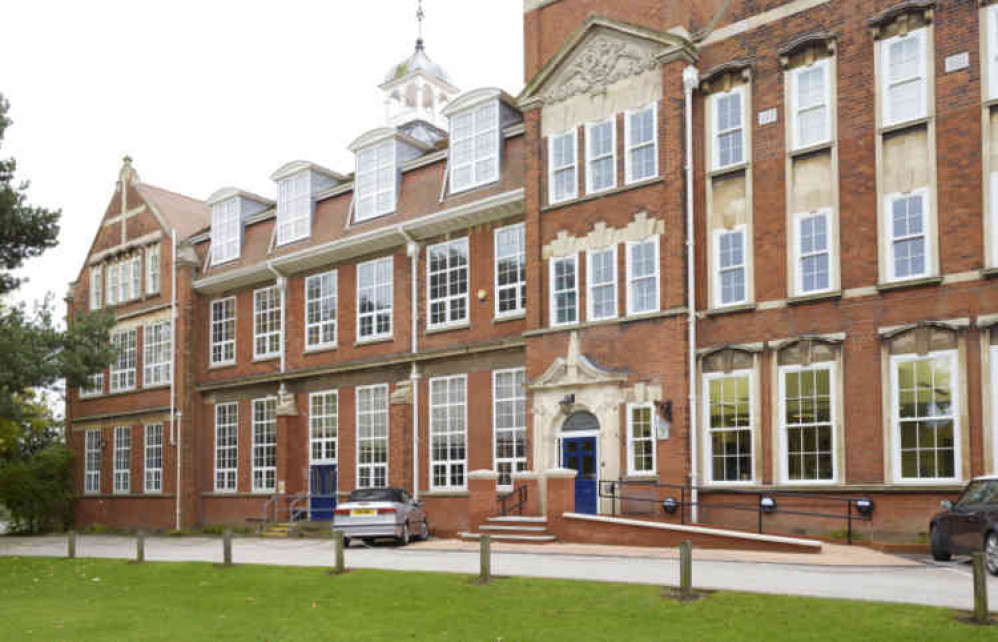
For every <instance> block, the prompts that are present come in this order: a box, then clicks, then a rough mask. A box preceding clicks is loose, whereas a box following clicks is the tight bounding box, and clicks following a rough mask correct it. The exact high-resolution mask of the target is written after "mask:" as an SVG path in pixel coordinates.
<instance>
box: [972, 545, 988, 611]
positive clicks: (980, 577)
mask: <svg viewBox="0 0 998 642" xmlns="http://www.w3.org/2000/svg"><path fill="white" fill-rule="evenodd" d="M971 559H972V560H973V563H974V622H975V623H977V624H987V623H988V621H989V619H990V618H989V616H988V572H987V570H986V569H985V568H984V553H982V552H980V551H977V552H975V553H973V554H972V555H971Z"/></svg>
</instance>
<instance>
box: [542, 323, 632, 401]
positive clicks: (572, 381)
mask: <svg viewBox="0 0 998 642" xmlns="http://www.w3.org/2000/svg"><path fill="white" fill-rule="evenodd" d="M626 382H627V373H624V372H616V371H613V370H609V369H607V368H603V367H602V366H600V365H598V364H597V363H595V362H594V361H592V360H591V359H589V358H588V357H587V356H585V355H584V354H582V353H581V352H580V350H579V333H578V332H572V334H571V337H570V338H569V341H568V354H567V355H566V356H564V357H558V358H557V359H555V360H554V361H553V362H552V363H551V365H550V366H548V369H547V370H546V371H545V372H544V374H543V375H541V376H540V377H539V378H538V379H537V380H536V381H534V382H533V383H532V384H531V385H530V387H531V388H534V389H544V388H576V387H580V386H595V385H610V384H614V385H620V384H624V383H626Z"/></svg>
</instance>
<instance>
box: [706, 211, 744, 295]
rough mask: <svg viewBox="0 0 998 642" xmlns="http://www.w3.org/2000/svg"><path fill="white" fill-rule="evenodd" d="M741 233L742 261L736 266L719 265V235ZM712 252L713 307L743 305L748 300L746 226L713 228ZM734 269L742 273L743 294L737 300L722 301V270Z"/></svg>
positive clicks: (730, 270)
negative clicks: (723, 266) (724, 266)
mask: <svg viewBox="0 0 998 642" xmlns="http://www.w3.org/2000/svg"><path fill="white" fill-rule="evenodd" d="M736 233H738V234H741V238H742V262H741V264H739V265H737V266H728V267H726V268H722V267H721V237H722V236H725V235H727V234H736ZM713 245H714V247H713V250H712V251H713V254H714V270H713V271H714V274H713V275H711V278H712V279H713V281H714V307H715V308H730V307H733V306H737V305H744V304H746V303H748V301H749V269H748V228H747V226H745V225H744V224H742V225H736V226H735V227H733V228H731V229H726V228H725V229H719V230H714V243H713ZM735 270H741V271H742V272H743V274H744V287H743V290H744V292H743V296H742V298H741V299H738V300H737V301H728V302H725V301H724V289H723V283H724V279H723V278H722V276H723V273H724V272H732V271H735Z"/></svg>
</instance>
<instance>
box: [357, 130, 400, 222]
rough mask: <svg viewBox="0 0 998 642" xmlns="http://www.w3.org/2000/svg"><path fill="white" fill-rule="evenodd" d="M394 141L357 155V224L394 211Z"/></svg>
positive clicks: (369, 148)
mask: <svg viewBox="0 0 998 642" xmlns="http://www.w3.org/2000/svg"><path fill="white" fill-rule="evenodd" d="M396 174H397V172H396V169H395V140H394V139H392V140H386V141H384V142H381V143H378V144H377V145H372V146H371V147H368V148H366V149H362V150H360V151H359V152H357V184H356V206H357V215H356V220H357V221H366V220H368V219H372V218H376V217H378V216H384V215H385V214H391V213H392V212H394V211H395V180H396Z"/></svg>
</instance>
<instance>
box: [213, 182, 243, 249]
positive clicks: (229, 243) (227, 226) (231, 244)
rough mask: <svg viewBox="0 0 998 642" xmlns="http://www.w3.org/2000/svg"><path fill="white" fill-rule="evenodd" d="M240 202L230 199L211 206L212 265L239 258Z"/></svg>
mask: <svg viewBox="0 0 998 642" xmlns="http://www.w3.org/2000/svg"><path fill="white" fill-rule="evenodd" d="M239 232H240V222H239V200H238V199H236V198H230V199H229V200H227V201H222V202H221V203H215V204H214V205H212V206H211V264H212V265H218V264H220V263H225V262H227V261H233V260H235V259H238V258H239V236H240V234H239Z"/></svg>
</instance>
